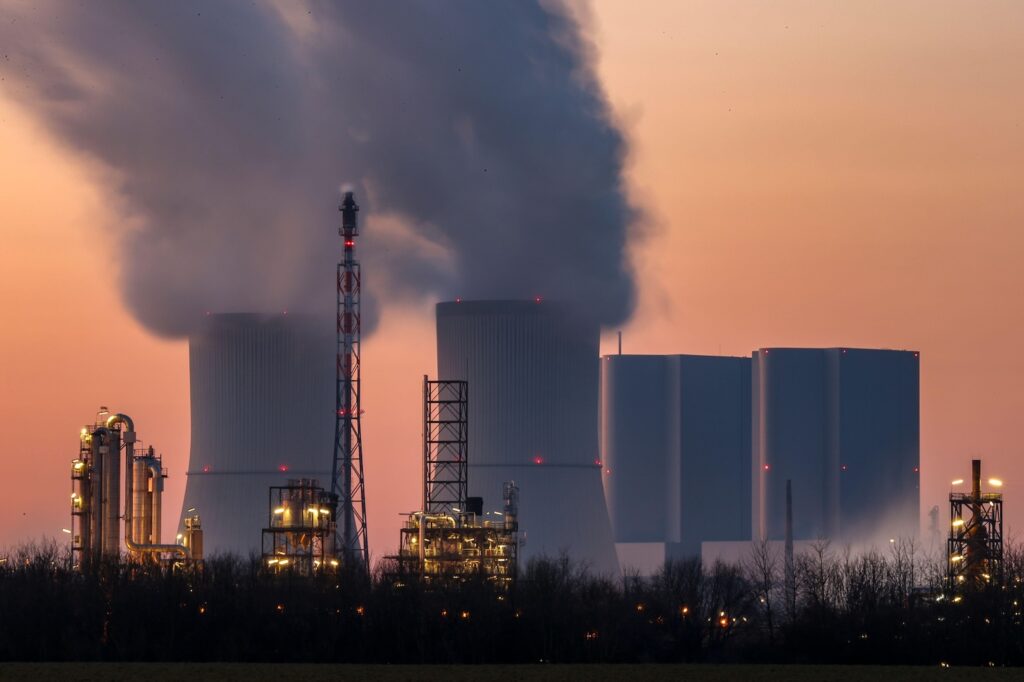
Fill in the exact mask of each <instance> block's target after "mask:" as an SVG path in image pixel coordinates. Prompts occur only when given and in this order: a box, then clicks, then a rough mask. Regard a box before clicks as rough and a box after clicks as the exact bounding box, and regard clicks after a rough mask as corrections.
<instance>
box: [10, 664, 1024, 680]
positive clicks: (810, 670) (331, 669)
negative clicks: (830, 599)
mask: <svg viewBox="0 0 1024 682" xmlns="http://www.w3.org/2000/svg"><path fill="white" fill-rule="evenodd" d="M1022 675H1024V672H1022V671H1021V670H1020V669H1012V668H955V669H943V668H939V667H934V668H923V667H909V666H907V667H901V666H838V665H837V666H798V665H790V666H786V665H518V666H502V665H479V666H474V665H463V666H448V665H438V666H415V665H318V664H295V665H292V664H251V663H0V680H3V681H4V682H7V681H8V680H31V681H32V682H48V681H49V680H76V681H77V680H81V681H82V682H87V681H93V680H96V681H99V680H103V681H104V682H108V681H109V682H122V681H124V682H128V681H129V680H131V681H134V680H147V682H164V681H165V680H166V681H167V682H171V681H174V682H178V681H179V680H185V681H187V682H204V681H205V680H245V681H246V682H264V681H266V682H289V681H290V680H301V681H302V682H328V681H329V680H367V681H370V682H399V681H402V680H445V681H446V682H449V681H451V682H457V681H459V680H486V681H488V682H506V681H511V680H550V681H558V680H594V681H595V682H601V681H603V680H615V681H617V682H618V681H620V680H624V681H626V682H629V681H631V680H684V681H685V680H694V682H697V681H700V682H725V681H726V680H742V682H769V681H771V682H776V681H778V680H796V681H798V682H803V681H806V682H847V681H851V682H852V681H853V680H872V681H875V682H883V681H884V682H904V681H906V682H911V681H917V680H952V679H954V678H955V679H956V680H957V682H972V681H973V680H984V681H986V682H988V681H990V680H991V681H993V682H995V681H1002V680H1020V679H1021V678H1022Z"/></svg>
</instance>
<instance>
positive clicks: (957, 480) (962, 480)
mask: <svg viewBox="0 0 1024 682" xmlns="http://www.w3.org/2000/svg"><path fill="white" fill-rule="evenodd" d="M963 484H964V479H962V478H958V479H956V480H955V481H953V483H952V485H963Z"/></svg>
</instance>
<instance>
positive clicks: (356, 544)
mask: <svg viewBox="0 0 1024 682" xmlns="http://www.w3.org/2000/svg"><path fill="white" fill-rule="evenodd" d="M340 210H341V229H339V230H338V233H339V234H340V235H341V236H342V238H343V239H344V244H345V251H344V257H343V258H342V261H341V262H340V263H338V330H337V331H338V361H337V391H336V396H337V400H336V402H335V410H336V416H335V422H334V424H335V427H334V462H333V465H332V467H331V492H332V493H333V494H334V495H335V496H337V499H338V518H337V531H336V532H337V537H336V545H335V546H336V547H337V549H338V554H339V555H340V556H341V558H342V560H343V561H344V562H345V563H346V564H347V565H352V564H354V563H355V562H359V563H361V564H362V566H363V567H364V568H366V569H367V570H368V569H369V547H368V543H367V537H366V495H365V481H364V479H363V441H362V429H361V427H360V418H361V416H362V410H361V409H360V399H359V396H360V371H359V365H360V353H361V344H360V318H359V303H360V292H361V290H362V280H361V275H360V272H359V263H358V262H357V261H356V259H355V251H356V241H355V238H356V236H357V235H358V234H359V231H358V229H357V228H356V213H357V212H358V211H359V206H358V205H356V202H355V199H354V198H353V197H352V192H345V198H344V199H343V200H342V202H341V206H340Z"/></svg>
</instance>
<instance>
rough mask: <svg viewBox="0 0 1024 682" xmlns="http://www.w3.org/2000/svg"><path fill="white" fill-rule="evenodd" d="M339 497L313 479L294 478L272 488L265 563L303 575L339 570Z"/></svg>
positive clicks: (264, 530)
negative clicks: (336, 518)
mask: <svg viewBox="0 0 1024 682" xmlns="http://www.w3.org/2000/svg"><path fill="white" fill-rule="evenodd" d="M336 506H337V498H335V497H334V496H333V495H332V494H331V493H329V492H327V491H325V490H324V489H323V488H321V487H320V484H319V482H317V481H315V480H312V479H292V480H289V481H288V485H284V486H275V487H272V488H271V489H270V495H269V501H268V514H267V516H268V524H267V527H266V528H264V529H263V564H264V565H265V566H266V567H267V568H269V569H271V570H272V571H274V572H282V571H288V572H291V573H297V574H300V575H307V576H309V575H313V574H315V573H319V572H323V571H330V570H333V569H335V568H337V567H338V560H337V558H336V557H335V556H334V533H335V524H334V510H335V508H336Z"/></svg>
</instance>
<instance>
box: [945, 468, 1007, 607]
mask: <svg viewBox="0 0 1024 682" xmlns="http://www.w3.org/2000/svg"><path fill="white" fill-rule="evenodd" d="M962 483H963V479H957V480H956V481H953V485H954V486H955V485H961V484H962ZM989 485H991V486H993V487H995V488H998V487H1001V486H1002V485H1003V482H1002V481H1001V480H999V479H997V478H993V479H989ZM947 544H948V570H947V580H948V584H949V588H950V589H951V590H957V589H963V588H974V587H984V586H985V585H987V584H990V583H993V584H1001V583H1002V579H1003V494H1002V493H994V492H982V490H981V460H980V459H975V460H971V492H969V493H960V492H951V493H950V494H949V540H948V542H947Z"/></svg>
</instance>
